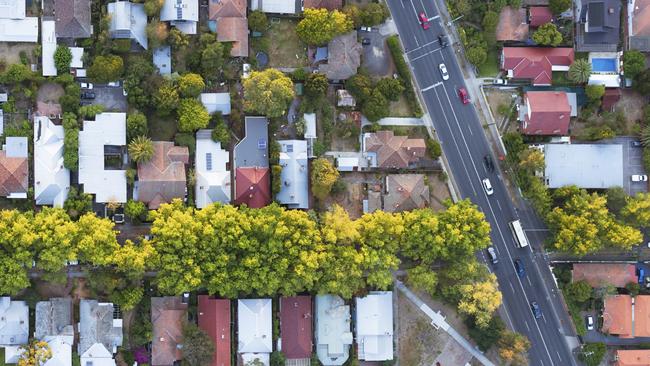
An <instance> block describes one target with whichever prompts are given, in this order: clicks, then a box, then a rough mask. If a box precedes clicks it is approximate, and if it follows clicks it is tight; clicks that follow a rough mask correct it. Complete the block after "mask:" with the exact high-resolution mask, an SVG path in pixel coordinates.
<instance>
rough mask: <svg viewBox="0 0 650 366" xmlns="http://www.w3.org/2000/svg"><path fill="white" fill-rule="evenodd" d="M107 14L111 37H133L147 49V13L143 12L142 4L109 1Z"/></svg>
mask: <svg viewBox="0 0 650 366" xmlns="http://www.w3.org/2000/svg"><path fill="white" fill-rule="evenodd" d="M108 14H109V15H110V16H111V23H110V26H109V32H110V34H111V37H113V38H126V39H134V40H135V41H136V42H138V44H139V45H140V46H142V48H144V49H145V50H146V49H147V46H148V39H147V31H146V27H147V14H145V12H144V4H134V3H131V2H128V1H119V2H116V3H109V4H108Z"/></svg>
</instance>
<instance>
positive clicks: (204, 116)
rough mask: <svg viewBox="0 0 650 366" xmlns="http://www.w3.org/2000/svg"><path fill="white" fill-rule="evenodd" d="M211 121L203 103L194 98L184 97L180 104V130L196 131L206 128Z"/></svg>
mask: <svg viewBox="0 0 650 366" xmlns="http://www.w3.org/2000/svg"><path fill="white" fill-rule="evenodd" d="M208 123H210V115H209V114H208V111H207V110H206V109H205V107H204V106H203V104H201V102H199V101H198V100H196V99H194V98H185V99H182V100H181V102H180V105H179V106H178V130H179V131H181V132H194V131H196V130H198V129H200V128H206V127H207V126H208Z"/></svg>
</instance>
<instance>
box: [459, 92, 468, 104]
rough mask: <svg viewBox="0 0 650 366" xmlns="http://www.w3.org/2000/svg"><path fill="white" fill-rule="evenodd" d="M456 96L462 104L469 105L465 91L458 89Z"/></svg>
mask: <svg viewBox="0 0 650 366" xmlns="http://www.w3.org/2000/svg"><path fill="white" fill-rule="evenodd" d="M458 96H459V97H460V101H461V102H463V104H467V103H469V94H467V89H465V88H459V89H458Z"/></svg>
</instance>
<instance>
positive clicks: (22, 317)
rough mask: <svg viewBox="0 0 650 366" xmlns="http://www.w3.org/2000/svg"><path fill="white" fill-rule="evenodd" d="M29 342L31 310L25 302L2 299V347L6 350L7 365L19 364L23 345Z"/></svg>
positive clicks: (0, 336)
mask: <svg viewBox="0 0 650 366" xmlns="http://www.w3.org/2000/svg"><path fill="white" fill-rule="evenodd" d="M28 342H29V308H28V307H27V303H26V302H24V301H15V300H14V301H12V300H11V298H10V297H7V296H3V297H0V347H2V348H4V349H5V352H4V353H5V363H17V362H18V358H19V357H20V355H21V354H22V350H21V349H20V346H21V345H24V344H27V343H28Z"/></svg>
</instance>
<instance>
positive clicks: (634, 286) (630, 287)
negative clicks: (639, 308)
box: [625, 282, 641, 296]
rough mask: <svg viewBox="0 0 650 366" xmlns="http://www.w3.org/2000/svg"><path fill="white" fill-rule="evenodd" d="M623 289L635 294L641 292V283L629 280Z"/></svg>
mask: <svg viewBox="0 0 650 366" xmlns="http://www.w3.org/2000/svg"><path fill="white" fill-rule="evenodd" d="M625 289H626V290H627V292H628V293H629V294H630V296H637V295H639V292H641V285H639V283H638V282H630V283H628V284H626V285H625Z"/></svg>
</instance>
